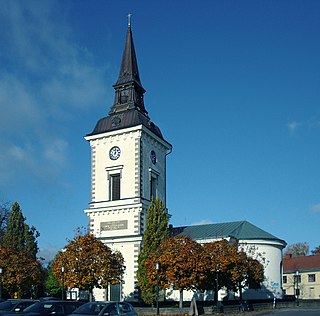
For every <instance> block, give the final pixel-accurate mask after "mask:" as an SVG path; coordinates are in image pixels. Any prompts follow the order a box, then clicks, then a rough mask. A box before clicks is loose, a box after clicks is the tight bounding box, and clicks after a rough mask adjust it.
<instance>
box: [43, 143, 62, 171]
mask: <svg viewBox="0 0 320 316" xmlns="http://www.w3.org/2000/svg"><path fill="white" fill-rule="evenodd" d="M67 149H68V143H67V142H66V141H65V140H63V139H55V140H54V141H53V142H52V143H50V144H48V145H46V147H45V149H44V156H45V158H46V159H47V160H48V161H49V162H50V161H51V162H54V163H57V164H59V165H60V166H63V165H64V164H65V163H66V151H67Z"/></svg>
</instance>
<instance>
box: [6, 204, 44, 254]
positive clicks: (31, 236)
mask: <svg viewBox="0 0 320 316" xmlns="http://www.w3.org/2000/svg"><path fill="white" fill-rule="evenodd" d="M39 236H40V234H39V232H38V231H37V230H36V228H35V227H34V226H31V228H30V227H29V225H27V224H26V218H25V217H24V216H23V214H22V210H21V208H20V205H19V204H18V203H17V202H15V203H13V205H12V209H11V212H10V215H9V218H8V221H7V227H6V231H5V233H4V236H3V245H4V246H6V247H9V248H12V249H14V250H16V251H24V252H27V253H29V254H30V255H32V256H33V257H34V258H36V255H37V252H38V250H39V249H38V243H37V238H38V237H39Z"/></svg>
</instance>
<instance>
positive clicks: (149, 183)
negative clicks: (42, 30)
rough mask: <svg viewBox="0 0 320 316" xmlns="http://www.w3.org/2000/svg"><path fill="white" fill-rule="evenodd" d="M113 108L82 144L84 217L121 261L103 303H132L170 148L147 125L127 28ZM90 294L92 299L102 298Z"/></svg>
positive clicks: (163, 192)
mask: <svg viewBox="0 0 320 316" xmlns="http://www.w3.org/2000/svg"><path fill="white" fill-rule="evenodd" d="M113 87H114V89H115V99H114V104H113V106H112V107H111V110H110V112H109V114H108V116H107V117H104V118H102V119H100V120H99V121H98V122H97V124H96V126H95V128H94V130H93V131H92V133H90V134H89V135H87V136H86V137H85V139H86V140H87V141H89V142H90V147H91V201H90V203H89V208H88V209H87V210H85V213H86V214H87V215H88V217H89V225H90V232H91V233H93V234H94V235H95V236H96V237H97V238H99V239H100V240H102V241H103V242H104V243H105V244H107V245H108V246H109V247H110V248H111V249H116V250H119V251H120V252H121V253H122V255H123V257H124V260H125V266H126V270H125V275H124V276H123V281H124V283H123V284H122V285H121V286H112V287H111V289H110V291H109V294H110V296H109V297H108V298H112V299H120V298H121V299H128V300H133V299H137V298H138V296H137V295H138V292H137V284H136V271H137V269H138V262H137V260H138V255H139V252H140V248H141V241H142V237H143V233H144V227H145V220H146V213H147V210H148V206H149V203H150V200H151V197H152V196H153V197H156V196H158V197H160V198H161V199H162V201H164V203H165V201H166V158H167V155H168V154H169V153H170V152H171V145H170V144H169V143H168V142H167V141H166V140H165V139H164V138H163V136H162V134H161V132H160V129H159V128H158V127H157V126H156V125H155V124H154V123H153V122H152V121H151V120H150V118H149V116H148V112H147V111H146V109H145V106H144V99H143V95H144V93H145V90H144V89H143V87H142V85H141V82H140V77H139V71H138V65H137V60H136V54H135V49H134V45H133V39H132V32H131V26H130V25H129V26H128V31H127V36H126V43H125V48H124V52H123V57H122V64H121V69H120V74H119V78H118V81H117V82H116V84H115V85H114V86H113ZM105 295H106V294H105V291H98V290H96V291H95V296H96V299H101V300H103V299H107V297H106V296H105Z"/></svg>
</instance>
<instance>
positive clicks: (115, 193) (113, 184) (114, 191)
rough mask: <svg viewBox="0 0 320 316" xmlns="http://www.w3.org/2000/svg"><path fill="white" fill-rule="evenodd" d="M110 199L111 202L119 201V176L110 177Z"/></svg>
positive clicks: (112, 175) (117, 174)
mask: <svg viewBox="0 0 320 316" xmlns="http://www.w3.org/2000/svg"><path fill="white" fill-rule="evenodd" d="M110 197H111V201H116V200H120V174H119V173H116V174H111V175H110Z"/></svg>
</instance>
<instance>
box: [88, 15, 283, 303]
mask: <svg viewBox="0 0 320 316" xmlns="http://www.w3.org/2000/svg"><path fill="white" fill-rule="evenodd" d="M113 88H114V90H115V98H114V102H113V105H112V106H111V107H110V110H109V113H108V116H106V117H103V118H101V119H100V120H98V122H97V124H96V126H95V127H94V129H93V131H92V132H91V133H90V134H88V135H86V137H85V139H86V140H87V141H88V142H89V143H90V148H91V185H90V188H91V197H90V202H89V206H88V208H87V209H86V210H85V211H84V212H85V213H86V215H87V216H88V219H89V231H90V233H92V234H93V235H95V236H96V237H97V238H98V239H99V240H101V241H102V242H103V243H105V244H106V245H108V246H109V247H110V248H111V249H114V250H118V251H120V252H121V253H122V255H123V257H124V261H125V267H126V269H125V273H124V275H123V283H122V284H119V285H112V286H110V288H109V289H108V290H107V291H106V290H99V289H96V290H95V291H94V295H95V299H96V300H131V301H133V300H138V298H139V293H138V286H137V277H136V272H137V269H138V256H139V252H140V249H141V246H142V240H143V234H144V230H145V224H146V215H147V211H148V206H149V203H150V201H151V199H152V198H155V197H159V198H160V199H161V200H162V201H163V202H164V203H165V204H166V159H167V156H168V155H169V154H170V153H171V151H172V145H171V144H170V143H169V142H168V141H167V140H166V139H165V138H164V137H163V135H162V133H161V131H160V129H159V127H158V126H157V125H156V124H154V123H153V122H152V121H151V119H150V117H149V115H148V112H147V109H146V107H145V104H144V93H145V89H144V88H143V86H142V84H141V81H140V76H139V70H138V64H137V58H136V53H135V48H134V43H133V37H132V29H131V23H130V17H129V21H128V29H127V33H126V40H125V47H124V51H123V56H122V62H121V67H120V73H119V77H118V80H117V82H116V83H115V84H114V85H113ZM225 224H226V223H225ZM214 225H215V224H212V225H211V227H202V228H201V227H200V230H199V229H198V234H197V233H196V234H195V235H192V234H194V232H195V229H196V226H190V227H185V228H183V229H182V228H181V229H180V230H179V233H181V234H182V233H186V234H189V235H190V234H191V236H192V238H194V239H195V240H197V241H199V242H205V241H206V240H207V242H208V241H213V240H218V239H219V238H220V239H221V238H227V239H229V238H233V239H235V240H237V241H242V242H248V241H249V243H250V244H252V243H255V242H256V244H257V245H259V246H258V247H260V249H259V250H261V251H263V253H264V255H265V256H266V257H267V258H266V260H267V261H269V269H268V270H266V272H267V271H269V275H266V279H268V278H269V279H268V280H269V281H268V282H269V283H268V284H267V285H266V286H269V287H270V288H269V291H270V292H272V291H274V292H276V293H277V296H279V295H280V288H281V274H282V261H281V260H282V259H281V258H282V249H283V248H284V247H285V242H284V241H283V240H280V239H278V238H277V237H274V236H272V235H271V234H268V233H266V232H264V231H262V230H261V229H259V228H258V227H256V226H254V225H252V224H250V223H247V222H246V223H245V224H243V225H242V229H241V227H239V225H238V226H237V225H233V226H232V225H231V226H232V227H233V230H232V229H231V228H230V225H229V230H226V228H227V226H228V225H225V227H223V230H221V229H222V227H220V230H219V232H220V233H219V234H218V233H217V230H215V229H218V228H217V226H214ZM200 226H207V225H200ZM212 229H213V230H212ZM210 230H211V236H210V234H209V235H205V238H203V234H202V233H200V234H199V232H200V231H202V232H204V231H206V232H207V233H208V232H210ZM192 231H193V233H192ZM241 231H242V234H240V232H241ZM237 232H238V234H237ZM244 232H246V233H244ZM252 234H253V235H254V234H256V235H255V236H253V235H252ZM218 235H219V236H218ZM270 278H271V279H272V280H271V279H270ZM270 282H272V283H270ZM274 285H277V287H275V286H274ZM187 297H188V296H185V298H187Z"/></svg>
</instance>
